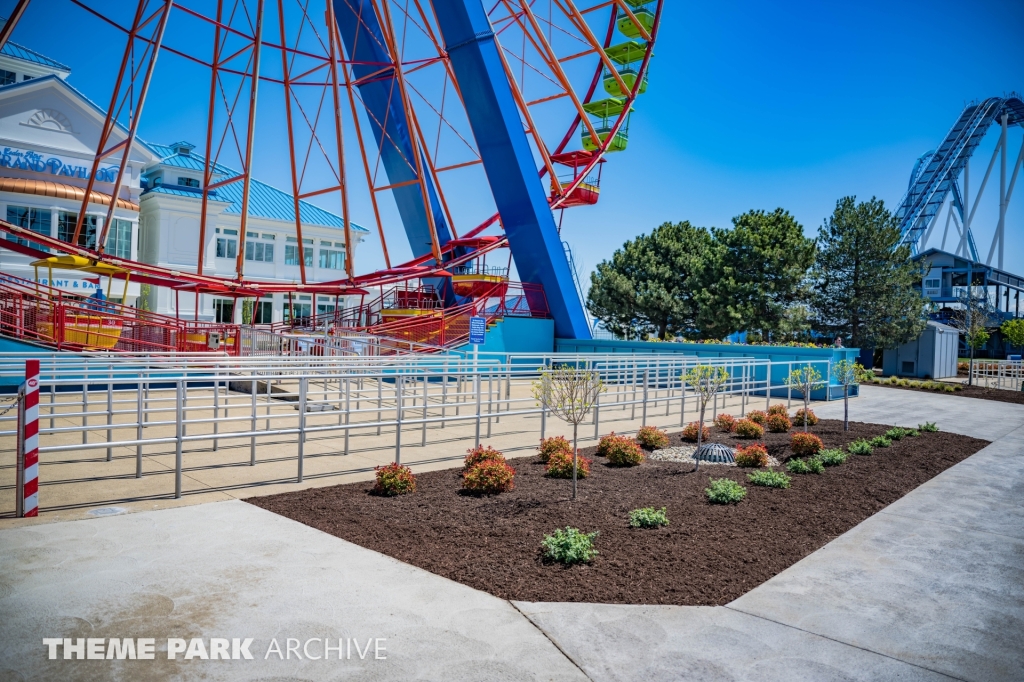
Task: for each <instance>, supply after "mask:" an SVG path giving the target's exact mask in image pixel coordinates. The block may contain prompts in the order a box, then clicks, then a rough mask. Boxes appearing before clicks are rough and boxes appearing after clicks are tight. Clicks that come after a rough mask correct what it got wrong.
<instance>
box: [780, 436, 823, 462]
mask: <svg viewBox="0 0 1024 682" xmlns="http://www.w3.org/2000/svg"><path fill="white" fill-rule="evenodd" d="M789 447H790V448H792V449H793V454H795V455H797V456H798V457H810V456H811V455H816V454H818V453H819V452H821V451H822V449H824V447H825V444H824V443H822V442H821V438H819V437H818V436H815V435H814V434H813V433H806V432H804V431H800V432H798V433H794V434H793V435H792V436H791V437H790V439H789Z"/></svg>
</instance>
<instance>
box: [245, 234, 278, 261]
mask: <svg viewBox="0 0 1024 682" xmlns="http://www.w3.org/2000/svg"><path fill="white" fill-rule="evenodd" d="M250 240H251V241H250ZM273 240H274V235H273V234H267V233H264V234H252V235H247V236H246V239H245V260H255V261H261V262H264V263H273V262H274V241H273Z"/></svg>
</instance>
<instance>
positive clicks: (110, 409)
mask: <svg viewBox="0 0 1024 682" xmlns="http://www.w3.org/2000/svg"><path fill="white" fill-rule="evenodd" d="M107 369H108V372H107V461H108V462H109V461H111V460H113V459H114V448H112V447H110V443H111V442H113V440H114V431H113V430H112V429H111V428H110V425H111V424H113V423H114V366H113V365H107Z"/></svg>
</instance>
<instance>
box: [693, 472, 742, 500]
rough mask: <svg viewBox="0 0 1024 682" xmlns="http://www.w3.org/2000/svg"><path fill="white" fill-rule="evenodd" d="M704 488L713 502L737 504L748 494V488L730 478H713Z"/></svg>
mask: <svg viewBox="0 0 1024 682" xmlns="http://www.w3.org/2000/svg"><path fill="white" fill-rule="evenodd" d="M709 483H710V485H709V486H708V487H707V488H704V494H705V495H707V497H708V502H710V503H711V504H736V503H737V502H739V501H740V500H742V499H743V498H744V497H746V496H747V489H746V488H744V487H743V486H741V485H740V484H739V483H737V482H736V481H733V480H732V479H729V478H712V479H711V480H710V481H709Z"/></svg>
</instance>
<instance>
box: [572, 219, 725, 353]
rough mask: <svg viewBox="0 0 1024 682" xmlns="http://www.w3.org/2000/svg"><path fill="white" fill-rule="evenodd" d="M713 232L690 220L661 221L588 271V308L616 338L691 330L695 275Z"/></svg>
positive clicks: (696, 284) (694, 312) (696, 287)
mask: <svg viewBox="0 0 1024 682" xmlns="http://www.w3.org/2000/svg"><path fill="white" fill-rule="evenodd" d="M710 248H711V236H710V234H709V233H708V231H707V230H706V229H704V228H702V227H694V226H693V225H690V223H689V222H687V221H683V222H681V223H663V224H662V225H661V226H659V227H657V228H655V229H654V230H653V231H652V232H651V234H649V235H640V236H639V237H637V238H636V239H633V240H631V241H628V242H626V243H625V244H623V246H622V248H621V249H617V250H616V251H615V253H614V254H612V258H611V261H602V262H601V263H600V264H598V266H597V269H596V271H595V272H593V273H591V275H590V292H589V294H588V295H587V308H588V309H589V310H590V312H591V314H592V315H593V316H594V317H596V318H597V319H599V320H601V321H602V322H604V323H605V326H606V327H607V328H608V330H609V331H611V332H612V333H614V334H616V335H618V336H630V337H632V338H644V337H646V336H647V335H649V334H656V335H657V336H658V338H659V339H665V338H666V337H667V336H668V335H669V334H673V335H676V334H682V333H692V332H693V330H694V325H695V323H696V318H697V302H696V296H697V293H698V292H699V291H700V284H699V282H700V278H699V273H700V272H702V271H703V268H704V263H705V261H706V260H707V258H708V254H709V251H710Z"/></svg>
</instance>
